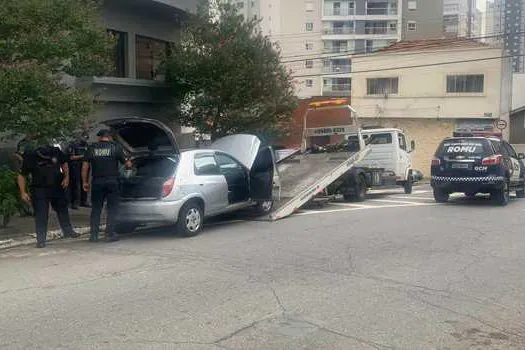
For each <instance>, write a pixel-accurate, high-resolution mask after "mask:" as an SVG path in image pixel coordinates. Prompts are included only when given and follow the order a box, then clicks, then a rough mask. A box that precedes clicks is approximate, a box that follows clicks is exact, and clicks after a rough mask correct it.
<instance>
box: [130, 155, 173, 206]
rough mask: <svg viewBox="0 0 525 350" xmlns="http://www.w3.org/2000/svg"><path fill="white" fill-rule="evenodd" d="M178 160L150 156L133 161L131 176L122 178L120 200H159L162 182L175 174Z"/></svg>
mask: <svg viewBox="0 0 525 350" xmlns="http://www.w3.org/2000/svg"><path fill="white" fill-rule="evenodd" d="M177 165H178V158H174V157H170V158H168V157H163V156H157V157H155V156H152V157H144V158H138V159H135V160H134V163H133V170H132V171H131V176H129V177H126V176H122V179H121V198H122V200H134V199H151V200H154V199H160V198H161V197H162V187H163V184H164V182H166V180H168V179H169V178H170V177H172V176H173V175H174V174H175V171H176V169H177Z"/></svg>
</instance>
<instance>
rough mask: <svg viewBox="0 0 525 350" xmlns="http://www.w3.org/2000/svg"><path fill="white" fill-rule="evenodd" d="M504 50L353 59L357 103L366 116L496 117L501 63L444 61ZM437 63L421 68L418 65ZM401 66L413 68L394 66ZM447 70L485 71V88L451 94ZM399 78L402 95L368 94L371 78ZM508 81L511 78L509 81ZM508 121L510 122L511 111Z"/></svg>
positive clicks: (362, 113)
mask: <svg viewBox="0 0 525 350" xmlns="http://www.w3.org/2000/svg"><path fill="white" fill-rule="evenodd" d="M500 55H501V50H499V49H487V48H481V49H469V50H462V49H456V50H446V51H440V52H439V51H432V50H431V51H430V52H428V53H423V52H408V53H407V52H405V53H398V54H393V53H391V54H382V55H373V56H369V57H360V58H354V60H353V67H354V69H355V71H356V72H359V71H362V72H363V73H354V74H353V80H354V84H353V89H352V103H353V105H354V106H355V107H356V109H357V110H358V111H359V113H360V115H361V117H364V118H376V117H382V118H403V117H404V118H414V117H417V118H440V119H476V118H477V119H479V118H487V117H491V118H497V117H499V116H500V115H501V114H502V112H503V111H501V109H500V99H501V96H500V91H501V89H502V75H501V74H502V61H501V60H486V61H477V62H463V63H457V64H443V63H446V62H456V61H465V60H466V61H468V60H475V59H483V58H491V57H492V58H494V57H499V56H500ZM428 64H435V66H431V67H421V68H417V66H418V65H428ZM396 66H398V67H411V68H402V69H394V70H390V69H392V68H395V67H396ZM377 70H383V71H377ZM448 74H484V92H483V93H477V94H448V93H447V92H446V81H447V75H448ZM386 77H392V78H395V77H398V78H399V93H398V94H397V95H387V96H367V91H366V89H367V78H386ZM507 82H510V80H508V81H507ZM504 112H507V116H506V118H507V121H508V110H507V111H504Z"/></svg>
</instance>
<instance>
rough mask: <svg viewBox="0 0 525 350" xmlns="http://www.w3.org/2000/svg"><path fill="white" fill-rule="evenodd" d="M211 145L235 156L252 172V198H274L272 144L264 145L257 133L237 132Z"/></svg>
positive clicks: (265, 199) (274, 166)
mask: <svg viewBox="0 0 525 350" xmlns="http://www.w3.org/2000/svg"><path fill="white" fill-rule="evenodd" d="M211 147H212V148H213V149H215V150H219V151H222V152H225V153H228V154H229V155H231V156H233V157H234V158H235V159H237V160H238V161H239V162H241V163H242V164H243V165H244V166H245V167H246V168H247V169H248V172H249V174H250V198H251V199H252V200H254V201H267V200H271V199H272V195H273V184H274V174H275V169H276V165H275V156H274V153H273V150H272V148H271V147H270V146H262V143H261V140H260V139H259V138H258V137H257V136H255V135H249V134H235V135H229V136H225V137H223V138H220V139H218V140H217V141H215V142H214V143H213V144H212V145H211Z"/></svg>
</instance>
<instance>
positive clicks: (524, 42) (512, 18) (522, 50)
mask: <svg viewBox="0 0 525 350" xmlns="http://www.w3.org/2000/svg"><path fill="white" fill-rule="evenodd" d="M487 8H488V9H490V13H489V12H488V13H487V16H490V18H489V19H488V20H487V26H488V25H490V26H492V27H493V29H489V28H487V31H489V30H491V32H492V33H493V34H494V35H496V34H499V35H500V36H497V37H494V38H492V42H496V43H499V44H501V45H502V46H503V47H504V48H505V50H506V51H507V52H508V53H509V54H511V55H514V57H513V69H514V72H516V73H524V72H525V57H524V55H525V34H524V33H525V0H495V1H491V2H489V3H488V4H487Z"/></svg>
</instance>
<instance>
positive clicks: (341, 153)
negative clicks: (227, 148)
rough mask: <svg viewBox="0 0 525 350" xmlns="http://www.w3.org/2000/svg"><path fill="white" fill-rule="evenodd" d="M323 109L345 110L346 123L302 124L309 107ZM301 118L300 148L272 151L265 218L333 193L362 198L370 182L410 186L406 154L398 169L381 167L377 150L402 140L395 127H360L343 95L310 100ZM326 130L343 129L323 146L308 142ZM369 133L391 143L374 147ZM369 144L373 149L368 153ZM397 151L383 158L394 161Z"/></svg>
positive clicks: (321, 200) (327, 132)
mask: <svg viewBox="0 0 525 350" xmlns="http://www.w3.org/2000/svg"><path fill="white" fill-rule="evenodd" d="M328 109H344V110H346V111H347V112H348V114H349V118H348V124H346V125H336V126H327V127H322V128H307V120H308V116H309V114H310V113H311V112H312V111H316V110H328ZM303 121H304V127H303V137H302V144H301V148H297V149H285V150H281V151H276V153H277V169H276V171H277V173H278V176H276V177H275V179H276V180H275V184H274V186H275V189H276V194H275V196H274V197H275V200H274V205H273V210H272V212H271V213H270V214H269V219H270V220H272V221H274V220H279V219H282V218H284V217H287V216H289V215H291V214H293V213H294V212H296V211H298V210H299V209H300V208H302V207H304V206H306V205H308V204H312V203H317V204H321V205H322V204H323V203H326V202H327V201H330V200H331V199H333V198H335V196H336V195H338V194H339V195H342V196H343V197H344V199H345V200H357V201H362V200H364V199H365V196H366V191H367V190H368V189H369V188H374V187H382V188H384V187H388V186H392V185H401V186H403V187H404V188H405V192H406V193H410V192H411V191H412V182H413V180H412V178H411V176H412V173H411V170H409V169H408V168H409V167H410V166H411V164H410V157H408V161H407V162H405V163H407V164H406V165H407V166H404V167H401V168H403V169H401V171H402V172H403V174H402V175H396V172H397V173H398V174H399V171H396V169H385V168H383V167H381V165H382V164H385V160H384V159H382V158H384V157H382V156H381V154H383V155H384V154H385V150H386V149H389V150H393V148H394V147H396V148H398V147H399V145H400V144H401V143H402V141H403V140H404V135H402V134H401V131H400V130H398V129H388V130H387V129H375V130H374V131H373V132H371V131H369V130H362V129H361V127H360V125H359V121H358V117H357V113H356V111H355V110H354V109H353V108H352V106H350V105H349V104H348V103H347V100H346V99H331V100H326V101H319V102H312V103H310V104H309V105H308V109H307V111H306V112H305V115H304V119H303ZM387 134H388V135H390V136H386V135H387ZM330 135H344V136H345V142H344V143H342V144H339V145H335V146H328V147H324V148H323V147H316V146H315V145H313V144H312V142H311V141H312V140H311V139H312V137H314V136H330ZM373 135H380V136H382V137H383V138H384V137H386V139H387V140H391V142H390V145H389V146H388V144H381V146H377V147H376V146H375V144H374V142H375V141H374V140H377V139H379V137H377V136H373ZM400 135H402V136H403V138H401V137H400ZM367 141H368V142H367ZM381 147H382V148H383V149H381ZM412 147H414V145H413V143H412ZM374 148H375V150H376V154H374V155H373V152H374ZM408 153H409V152H408ZM372 155H373V156H372ZM398 155H399V154H398V153H397V152H393V153H392V152H390V153H388V157H389V158H387V159H388V160H390V161H391V162H393V163H394V165H395V164H396V160H397V158H395V159H394V158H393V157H397V156H398ZM404 168H407V169H404Z"/></svg>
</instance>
